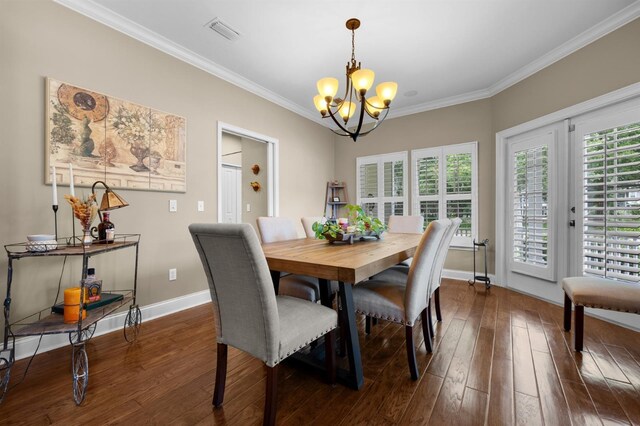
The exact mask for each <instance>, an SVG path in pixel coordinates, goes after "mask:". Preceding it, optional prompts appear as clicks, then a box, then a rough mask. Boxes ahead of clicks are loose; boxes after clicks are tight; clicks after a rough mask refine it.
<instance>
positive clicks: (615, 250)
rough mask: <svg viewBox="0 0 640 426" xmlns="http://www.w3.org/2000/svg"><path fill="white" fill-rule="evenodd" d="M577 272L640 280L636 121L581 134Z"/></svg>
mask: <svg viewBox="0 0 640 426" xmlns="http://www.w3.org/2000/svg"><path fill="white" fill-rule="evenodd" d="M582 172H583V191H584V192H583V205H582V210H583V223H582V224H583V244H582V248H583V259H582V264H583V273H584V274H585V275H595V276H600V277H606V278H612V279H618V280H624V281H631V282H640V123H634V124H631V125H627V126H622V127H615V128H611V129H607V130H603V131H598V132H593V133H589V134H586V135H584V138H583V170H582Z"/></svg>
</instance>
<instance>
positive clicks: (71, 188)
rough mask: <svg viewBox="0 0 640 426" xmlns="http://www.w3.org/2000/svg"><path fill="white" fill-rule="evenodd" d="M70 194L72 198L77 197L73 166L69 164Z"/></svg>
mask: <svg viewBox="0 0 640 426" xmlns="http://www.w3.org/2000/svg"><path fill="white" fill-rule="evenodd" d="M69 193H71V196H72V197H75V196H76V192H75V190H74V188H73V165H72V164H71V163H69Z"/></svg>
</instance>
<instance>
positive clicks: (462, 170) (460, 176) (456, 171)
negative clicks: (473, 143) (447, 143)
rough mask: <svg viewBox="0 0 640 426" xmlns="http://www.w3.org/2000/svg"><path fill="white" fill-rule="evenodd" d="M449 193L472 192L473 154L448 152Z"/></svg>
mask: <svg viewBox="0 0 640 426" xmlns="http://www.w3.org/2000/svg"><path fill="white" fill-rule="evenodd" d="M446 167H447V194H471V176H472V175H471V154H470V153H468V152H466V153H461V154H448V155H447V158H446Z"/></svg>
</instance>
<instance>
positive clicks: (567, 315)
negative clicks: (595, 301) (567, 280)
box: [564, 293, 571, 331]
mask: <svg viewBox="0 0 640 426" xmlns="http://www.w3.org/2000/svg"><path fill="white" fill-rule="evenodd" d="M564 329H565V331H571V299H570V298H569V296H567V293H565V294H564Z"/></svg>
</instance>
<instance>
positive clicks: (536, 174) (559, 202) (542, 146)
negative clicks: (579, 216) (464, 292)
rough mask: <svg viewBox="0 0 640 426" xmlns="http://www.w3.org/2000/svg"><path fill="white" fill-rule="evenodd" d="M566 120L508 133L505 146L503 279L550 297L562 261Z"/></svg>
mask: <svg viewBox="0 0 640 426" xmlns="http://www.w3.org/2000/svg"><path fill="white" fill-rule="evenodd" d="M565 126H566V124H565V123H564V122H559V123H556V124H553V125H550V126H546V127H543V128H539V129H535V130H532V131H529V132H526V133H522V134H519V135H516V136H513V137H510V138H509V139H508V144H507V146H508V148H507V152H506V157H507V158H506V165H505V166H506V173H505V177H506V182H505V193H504V197H505V198H504V199H505V207H506V218H507V221H506V223H505V226H506V229H505V231H506V232H505V241H504V243H505V247H506V250H505V256H506V262H505V264H506V271H505V272H506V276H505V278H506V283H507V285H508V286H509V287H512V288H515V289H517V290H520V291H524V292H527V293H533V294H537V295H540V296H542V297H546V298H549V299H557V298H558V296H559V294H560V289H559V286H558V284H557V282H558V280H559V279H560V278H561V277H562V276H563V275H564V274H565V265H566V239H567V236H566V235H567V226H568V224H567V219H565V218H566V217H567V209H568V206H567V200H566V190H565V189H563V188H562V185H564V186H565V187H566V182H567V180H566V177H564V175H565V174H566V167H563V166H561V165H560V159H561V158H562V157H563V153H564V150H565V149H566V147H567V143H566V130H565ZM565 161H566V160H565Z"/></svg>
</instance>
